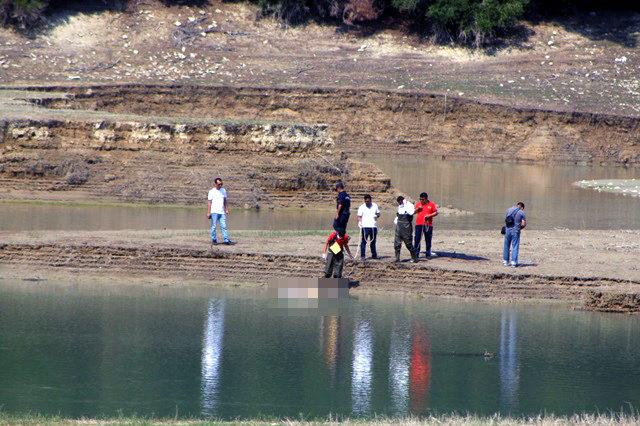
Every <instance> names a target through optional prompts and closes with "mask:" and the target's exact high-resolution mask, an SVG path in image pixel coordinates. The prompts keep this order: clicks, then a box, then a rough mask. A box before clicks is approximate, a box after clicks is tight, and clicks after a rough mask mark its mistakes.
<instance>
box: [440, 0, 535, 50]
mask: <svg viewBox="0 0 640 426" xmlns="http://www.w3.org/2000/svg"><path fill="white" fill-rule="evenodd" d="M527 1H528V0H435V1H434V2H433V3H432V4H431V5H430V6H429V7H428V9H427V16H428V17H429V18H431V19H432V20H433V22H434V24H435V25H436V26H437V27H438V28H439V29H441V30H444V31H445V32H447V34H449V35H451V38H454V39H458V40H461V41H462V42H469V41H473V43H474V44H475V46H476V47H479V46H481V45H482V44H484V42H485V40H486V38H487V37H491V36H493V35H495V32H496V31H497V30H500V29H506V28H508V27H509V26H510V25H512V24H513V23H514V22H515V21H516V20H517V19H518V18H519V17H521V16H522V15H523V13H524V8H525V6H526V4H527Z"/></svg>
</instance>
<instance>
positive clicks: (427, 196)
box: [420, 192, 429, 200]
mask: <svg viewBox="0 0 640 426" xmlns="http://www.w3.org/2000/svg"><path fill="white" fill-rule="evenodd" d="M420 198H425V199H427V200H428V199H429V194H427V193H426V192H421V193H420Z"/></svg>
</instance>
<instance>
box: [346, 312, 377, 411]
mask: <svg viewBox="0 0 640 426" xmlns="http://www.w3.org/2000/svg"><path fill="white" fill-rule="evenodd" d="M372 372H373V330H372V328H371V323H370V322H369V320H368V319H367V318H364V317H363V316H361V317H360V318H359V319H358V321H357V323H356V329H355V335H354V338H353V363H352V369H351V406H352V411H353V414H356V415H357V414H365V413H368V412H369V411H370V409H371V379H372Z"/></svg>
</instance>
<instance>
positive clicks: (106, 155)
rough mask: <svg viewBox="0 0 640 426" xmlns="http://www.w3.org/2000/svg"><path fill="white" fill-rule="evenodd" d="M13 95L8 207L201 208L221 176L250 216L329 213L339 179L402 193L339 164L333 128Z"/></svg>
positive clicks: (0, 174)
mask: <svg viewBox="0 0 640 426" xmlns="http://www.w3.org/2000/svg"><path fill="white" fill-rule="evenodd" d="M14 95H15V94H5V96H4V98H3V99H2V100H1V101H0V109H2V110H5V111H8V110H10V112H8V113H7V115H8V118H7V119H6V120H5V121H3V122H0V182H1V183H2V189H1V190H0V197H2V198H9V199H11V198H14V199H15V198H22V199H24V198H27V199H32V198H34V199H54V200H69V199H73V200H77V199H85V200H120V201H133V202H152V203H158V202H161V203H177V204H198V203H203V200H204V199H205V197H206V191H207V190H208V189H209V188H210V187H211V186H212V182H213V178H214V177H216V176H221V177H223V178H224V179H225V180H227V181H229V183H230V186H231V187H232V188H233V189H232V193H233V200H234V203H235V204H236V206H237V205H240V206H243V207H246V208H258V207H292V206H295V207H298V206H300V205H305V204H307V201H308V199H309V198H310V197H312V196H313V198H314V200H315V202H324V203H325V205H330V203H329V200H331V199H332V197H333V195H332V191H331V189H332V185H333V183H334V182H335V181H336V180H339V179H342V180H344V181H346V182H348V185H349V189H350V191H351V192H352V194H353V195H359V196H362V195H363V194H364V193H371V194H373V195H374V196H376V197H377V198H379V199H380V200H381V202H383V203H391V202H393V198H394V195H395V194H396V193H397V191H396V190H395V189H393V188H392V187H391V183H390V180H389V178H388V177H386V176H385V175H384V174H383V173H382V172H380V170H378V169H377V168H376V167H374V166H372V165H370V164H366V163H362V162H358V161H352V160H349V159H348V158H347V157H346V156H344V155H340V154H336V152H335V147H334V142H333V141H332V139H331V138H330V137H329V136H328V135H327V132H326V125H322V124H313V125H307V124H298V123H292V122H282V121H274V120H272V121H247V120H214V119H210V118H200V119H198V118H197V117H194V116H193V115H191V116H189V117H180V116H150V115H146V116H140V115H135V114H116V113H108V112H105V113H101V112H98V113H92V112H91V111H77V110H76V111H65V110H57V111H52V110H48V109H46V108H44V107H37V106H35V105H33V104H30V103H29V102H27V101H24V100H20V94H18V95H15V96H14ZM16 96H17V97H16ZM30 96H31V97H34V98H35V100H36V101H37V103H40V104H42V103H43V100H42V99H40V98H37V97H35V96H34V95H33V93H29V92H26V93H25V94H24V97H25V98H29V97H30ZM55 96H58V94H54V97H55ZM185 115H187V114H185Z"/></svg>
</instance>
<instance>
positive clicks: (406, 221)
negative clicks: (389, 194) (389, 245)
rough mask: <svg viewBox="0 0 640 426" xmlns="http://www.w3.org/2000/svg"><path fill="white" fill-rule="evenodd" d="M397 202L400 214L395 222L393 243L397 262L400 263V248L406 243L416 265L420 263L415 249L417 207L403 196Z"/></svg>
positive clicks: (398, 213)
mask: <svg viewBox="0 0 640 426" xmlns="http://www.w3.org/2000/svg"><path fill="white" fill-rule="evenodd" d="M396 201H397V202H398V212H397V214H396V218H395V220H394V222H395V224H396V236H395V240H394V243H393V248H394V249H395V251H396V262H400V248H401V247H402V243H404V245H405V246H406V247H407V250H409V253H411V262H413V263H415V262H417V261H418V256H417V254H416V251H415V249H414V248H413V214H414V213H415V207H414V205H413V204H412V203H411V202H409V201H408V200H405V199H404V197H403V196H399V197H398V198H397V199H396Z"/></svg>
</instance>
